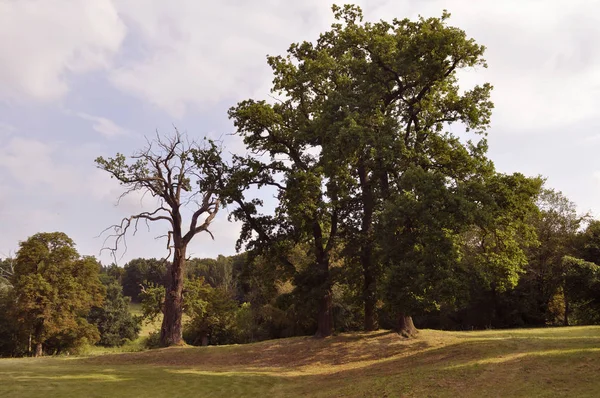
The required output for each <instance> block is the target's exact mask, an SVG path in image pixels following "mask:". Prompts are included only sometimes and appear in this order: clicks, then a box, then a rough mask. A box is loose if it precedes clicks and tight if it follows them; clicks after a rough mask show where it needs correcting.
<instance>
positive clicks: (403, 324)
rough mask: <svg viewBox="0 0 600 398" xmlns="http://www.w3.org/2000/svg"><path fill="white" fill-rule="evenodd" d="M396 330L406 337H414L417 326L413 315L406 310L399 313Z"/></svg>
mask: <svg viewBox="0 0 600 398" xmlns="http://www.w3.org/2000/svg"><path fill="white" fill-rule="evenodd" d="M396 332H398V334H400V335H402V336H404V337H414V336H416V334H417V328H416V327H415V324H414V323H413V320H412V317H411V316H409V315H406V314H405V313H404V312H401V313H399V314H398V324H397V326H396Z"/></svg>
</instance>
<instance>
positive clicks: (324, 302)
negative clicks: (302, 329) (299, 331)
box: [315, 288, 333, 338]
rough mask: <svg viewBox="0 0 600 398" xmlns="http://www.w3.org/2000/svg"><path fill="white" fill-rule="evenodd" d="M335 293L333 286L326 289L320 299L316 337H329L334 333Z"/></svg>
mask: <svg viewBox="0 0 600 398" xmlns="http://www.w3.org/2000/svg"><path fill="white" fill-rule="evenodd" d="M332 304H333V295H332V293H331V288H327V289H325V292H324V293H323V295H322V296H321V297H320V299H319V314H318V315H317V333H315V337H319V338H322V337H328V336H331V335H332V334H333V311H332Z"/></svg>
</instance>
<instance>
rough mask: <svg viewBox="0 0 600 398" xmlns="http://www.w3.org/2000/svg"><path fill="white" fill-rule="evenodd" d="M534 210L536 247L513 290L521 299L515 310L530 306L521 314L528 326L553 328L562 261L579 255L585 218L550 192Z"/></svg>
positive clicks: (562, 283)
mask: <svg viewBox="0 0 600 398" xmlns="http://www.w3.org/2000/svg"><path fill="white" fill-rule="evenodd" d="M537 206H538V209H539V211H538V212H536V213H535V214H534V215H533V216H532V217H531V219H530V221H529V222H530V223H531V224H532V226H533V227H534V228H535V232H536V235H537V239H538V242H539V244H537V245H535V246H532V247H530V248H529V250H528V253H527V257H528V263H527V266H526V267H525V272H524V274H523V276H522V277H521V279H520V280H519V285H518V286H517V288H516V292H517V293H521V294H522V296H523V297H521V298H520V300H519V301H520V303H514V307H517V308H519V307H521V308H522V307H523V304H529V308H523V309H522V310H521V311H523V312H524V314H523V316H525V317H526V318H527V321H528V323H534V324H538V325H545V324H555V323H557V322H562V321H563V319H562V317H559V316H558V315H559V314H555V313H553V311H552V308H551V304H552V303H554V302H556V300H555V296H561V295H563V285H564V274H565V271H566V270H565V269H564V266H565V264H566V263H565V262H564V261H563V258H564V257H565V256H578V255H579V253H578V247H577V246H578V241H579V240H580V239H581V238H580V234H579V230H580V228H581V227H582V225H583V224H584V223H585V222H586V219H587V218H588V216H587V215H578V214H577V208H576V206H575V203H573V202H571V201H570V200H569V199H568V198H566V197H565V196H564V195H563V194H562V193H561V192H558V191H555V190H552V189H543V190H542V192H541V193H540V195H539V197H538V200H537ZM559 318H561V319H559Z"/></svg>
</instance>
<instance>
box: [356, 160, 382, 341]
mask: <svg viewBox="0 0 600 398" xmlns="http://www.w3.org/2000/svg"><path fill="white" fill-rule="evenodd" d="M358 176H359V179H360V187H361V200H362V206H363V214H362V220H361V231H360V234H361V246H362V247H361V252H360V261H361V264H362V268H363V277H364V280H363V283H364V285H363V301H364V310H365V319H364V329H365V330H367V331H372V330H377V329H378V325H377V318H376V311H375V307H376V305H377V275H376V270H375V268H374V264H373V244H374V242H373V211H374V208H375V202H374V199H373V186H372V184H371V180H370V178H369V175H368V172H367V170H366V167H365V165H364V164H363V163H362V162H361V163H360V164H359V166H358Z"/></svg>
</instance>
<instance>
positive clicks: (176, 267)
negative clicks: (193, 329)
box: [160, 241, 186, 347]
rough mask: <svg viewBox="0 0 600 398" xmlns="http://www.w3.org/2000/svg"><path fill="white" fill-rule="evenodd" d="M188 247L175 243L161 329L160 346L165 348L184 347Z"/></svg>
mask: <svg viewBox="0 0 600 398" xmlns="http://www.w3.org/2000/svg"><path fill="white" fill-rule="evenodd" d="M185 251H186V247H182V246H180V245H178V242H177V241H175V255H174V256H173V264H172V265H171V267H170V268H171V269H170V270H169V271H170V272H169V280H168V284H167V289H166V295H165V313H164V317H163V322H162V326H161V329H160V344H161V346H163V347H169V346H172V345H183V337H182V327H181V320H182V316H183V278H184V273H185Z"/></svg>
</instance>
